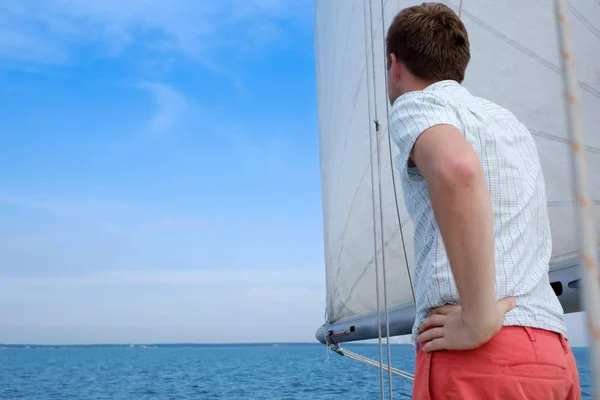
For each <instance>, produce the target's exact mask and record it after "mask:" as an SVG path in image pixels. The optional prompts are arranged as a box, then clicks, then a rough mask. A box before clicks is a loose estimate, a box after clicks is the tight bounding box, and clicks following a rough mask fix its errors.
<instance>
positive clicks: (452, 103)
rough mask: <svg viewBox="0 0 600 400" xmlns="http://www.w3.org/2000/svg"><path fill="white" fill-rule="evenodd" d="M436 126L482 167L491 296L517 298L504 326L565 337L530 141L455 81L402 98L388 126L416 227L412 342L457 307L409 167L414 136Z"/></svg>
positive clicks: (421, 188) (424, 198)
mask: <svg viewBox="0 0 600 400" xmlns="http://www.w3.org/2000/svg"><path fill="white" fill-rule="evenodd" d="M439 124H449V125H453V126H455V127H456V128H458V129H459V130H460V131H461V132H462V133H463V134H464V135H465V137H466V139H467V140H468V142H469V143H470V144H471V146H473V148H474V149H475V151H476V152H477V154H478V155H479V158H480V160H481V163H482V165H483V169H484V172H485V177H486V180H487V182H488V185H489V189H490V193H491V199H492V206H493V210H494V225H495V234H496V297H497V298H498V299H501V298H503V297H506V296H515V297H516V299H517V304H518V305H517V307H516V308H515V309H513V310H512V311H510V312H509V313H508V314H507V315H506V317H505V320H504V325H506V326H508V325H517V326H528V327H533V328H541V329H547V330H550V331H555V332H559V333H562V334H564V335H566V327H565V324H564V321H563V309H562V306H561V304H560V302H559V301H558V298H557V297H556V295H555V294H554V291H553V290H552V288H551V286H550V281H549V277H548V268H549V261H550V255H551V252H552V239H551V234H550V221H549V219H548V211H547V205H546V191H545V186H544V177H543V174H542V169H541V165H540V160H539V156H538V153H537V148H536V145H535V142H534V140H533V138H532V136H531V134H530V133H529V131H528V130H527V128H526V127H525V126H524V125H523V124H522V123H520V122H519V121H518V120H517V119H516V118H515V116H514V115H513V114H512V113H511V112H510V111H508V110H506V109H504V108H502V107H500V106H498V105H497V104H494V103H492V102H490V101H487V100H485V99H482V98H478V97H475V96H473V95H471V94H470V93H469V92H468V91H467V89H465V88H464V87H463V86H461V85H460V84H458V83H457V82H455V81H442V82H437V83H435V84H433V85H431V86H429V87H427V88H426V89H425V90H423V91H417V92H410V93H407V94H405V95H403V96H400V97H399V98H398V99H397V100H396V101H395V102H394V105H393V106H392V110H391V114H390V122H389V125H390V126H389V129H390V135H391V138H392V140H393V141H394V142H395V143H396V145H397V146H398V148H399V150H400V154H399V155H398V157H397V158H396V168H397V169H398V171H399V172H400V176H401V180H402V186H403V192H404V201H405V204H406V208H407V209H408V212H409V213H410V216H411V218H412V220H413V222H414V225H415V234H414V249H415V260H414V261H415V269H414V271H415V273H414V279H413V283H414V291H415V297H416V299H415V300H416V308H417V316H416V320H415V325H414V327H413V341H414V340H415V337H416V333H417V332H416V331H417V327H418V326H419V325H420V324H421V322H423V320H424V319H425V318H426V317H427V313H428V312H429V310H430V309H431V308H433V307H437V306H441V305H444V304H458V303H459V297H458V291H457V289H456V285H455V282H454V278H453V276H452V271H451V269H450V264H449V262H448V257H447V254H446V250H445V248H444V243H443V241H442V236H441V234H440V231H439V229H438V226H437V222H436V220H435V217H434V214H433V210H432V208H431V201H430V199H429V192H428V188H427V182H426V181H425V179H424V178H423V176H422V175H421V174H420V172H419V170H418V169H416V168H408V167H407V162H408V159H409V155H410V152H411V149H412V147H413V145H414V143H415V141H416V139H417V137H419V135H420V134H421V133H423V132H424V131H425V130H426V129H428V128H430V127H432V126H434V125H439Z"/></svg>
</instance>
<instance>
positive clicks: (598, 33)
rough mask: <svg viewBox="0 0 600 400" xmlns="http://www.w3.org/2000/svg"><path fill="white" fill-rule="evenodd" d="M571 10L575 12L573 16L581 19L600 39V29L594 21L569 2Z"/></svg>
mask: <svg viewBox="0 0 600 400" xmlns="http://www.w3.org/2000/svg"><path fill="white" fill-rule="evenodd" d="M598 1H600V0H598ZM569 10H570V11H571V12H572V13H573V16H575V18H577V19H578V20H579V22H581V23H582V24H583V25H585V27H586V28H588V29H589V31H590V32H591V33H592V34H593V35H594V36H596V37H597V38H598V39H600V29H598V28H597V27H596V26H595V25H594V24H593V23H591V22H590V21H589V20H588V19H587V18H586V17H585V16H584V15H583V14H582V13H580V12H579V10H577V9H576V8H575V7H574V6H573V5H572V4H571V3H569Z"/></svg>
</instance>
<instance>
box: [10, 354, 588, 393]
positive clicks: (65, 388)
mask: <svg viewBox="0 0 600 400" xmlns="http://www.w3.org/2000/svg"><path fill="white" fill-rule="evenodd" d="M347 347H348V349H352V350H353V351H355V352H357V353H360V354H362V355H365V356H368V357H371V358H375V359H377V357H378V348H377V345H362V344H360V345H348V346H347ZM574 352H575V356H576V358H577V363H578V366H579V372H580V377H581V387H582V391H583V394H584V395H583V398H584V399H589V398H591V397H590V391H591V388H590V387H589V384H590V382H589V379H590V372H589V365H588V362H589V361H588V352H587V349H585V348H575V349H574ZM384 354H385V349H384ZM413 363H414V350H413V348H412V347H411V346H408V345H393V346H392V365H393V366H394V367H396V368H399V369H402V370H406V371H409V372H413V371H414V368H413ZM392 384H393V390H394V398H395V399H410V398H411V396H410V393H411V387H412V385H411V382H410V381H407V380H405V379H403V378H400V377H396V376H395V377H394V378H393V381H392ZM379 398H380V397H379V370H378V369H377V368H373V367H369V366H366V365H364V364H362V363H360V362H358V361H354V360H352V359H348V358H346V357H341V356H339V355H337V354H335V353H332V354H331V355H330V357H329V358H327V353H326V351H325V347H323V346H321V345H319V344H277V345H275V344H268V345H214V346H212V345H158V346H145V347H143V346H129V345H128V346H61V347H52V346H44V347H39V346H29V347H26V346H19V347H1V346H0V399H2V400H5V399H6V400H12V399H31V400H34V399H35V400H46V399H48V400H49V399H52V400H61V399H65V400H66V399H69V400H71V399H89V400H100V399H113V400H120V399H132V400H146V399H148V400H149V399H173V400H175V399H177V400H187V399H201V400H212V399H298V400H321V399H323V400H326V399H335V400H339V399H344V400H354V399H356V400H359V399H360V400H364V399H379Z"/></svg>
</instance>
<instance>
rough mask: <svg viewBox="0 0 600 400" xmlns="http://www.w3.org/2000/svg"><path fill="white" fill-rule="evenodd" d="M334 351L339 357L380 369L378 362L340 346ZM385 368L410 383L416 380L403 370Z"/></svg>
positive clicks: (385, 366)
mask: <svg viewBox="0 0 600 400" xmlns="http://www.w3.org/2000/svg"><path fill="white" fill-rule="evenodd" d="M334 351H335V352H336V353H338V354H339V355H341V356H344V357H348V358H351V359H353V360H356V361H359V362H362V363H364V364H367V365H369V366H371V367H375V368H378V367H379V364H378V363H377V361H374V360H371V359H370V358H367V357H365V356H362V355H360V354H358V353H354V352H352V351H350V350H347V349H343V348H341V347H339V346H334ZM383 368H384V369H385V370H387V371H388V372H391V373H392V374H394V375H398V376H400V377H402V378H405V379H408V380H410V381H414V380H415V375H414V374H411V373H410V372H406V371H402V370H400V369H398V368H393V367H388V366H387V365H384V366H383Z"/></svg>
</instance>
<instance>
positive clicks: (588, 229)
mask: <svg viewBox="0 0 600 400" xmlns="http://www.w3.org/2000/svg"><path fill="white" fill-rule="evenodd" d="M555 5H556V19H557V24H558V31H559V43H560V52H561V66H562V75H563V85H564V89H565V100H566V101H565V107H566V111H567V116H568V123H569V134H570V137H571V140H572V146H571V150H572V153H571V157H570V158H571V165H572V168H573V178H574V179H573V180H574V185H573V187H574V189H575V197H576V198H577V204H578V205H579V207H578V208H579V210H578V211H579V213H578V214H579V215H578V217H579V218H578V221H577V222H578V223H577V225H578V228H579V229H580V230H581V232H580V233H579V243H580V257H581V261H582V264H583V265H582V267H581V269H582V281H583V293H582V300H583V304H584V306H585V310H586V311H587V313H586V314H587V315H586V316H587V322H588V324H587V325H588V330H589V333H590V335H589V337H590V341H591V343H590V355H591V357H590V358H591V360H590V361H591V362H590V364H591V367H592V368H591V370H592V374H591V382H592V388H593V392H595V396H596V397H595V398H596V399H599V398H600V307H599V306H598V304H600V280H599V279H598V248H597V243H598V240H597V236H596V227H595V226H594V225H595V221H596V218H595V215H594V208H593V206H592V204H591V201H590V199H591V198H590V188H589V183H588V182H589V180H588V170H587V164H586V157H585V155H586V154H585V151H582V150H583V146H582V143H583V138H584V137H583V126H582V118H581V102H580V100H579V84H578V79H577V68H576V66H575V60H574V57H573V41H572V37H571V27H570V23H569V19H568V15H569V6H568V1H567V0H555Z"/></svg>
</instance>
